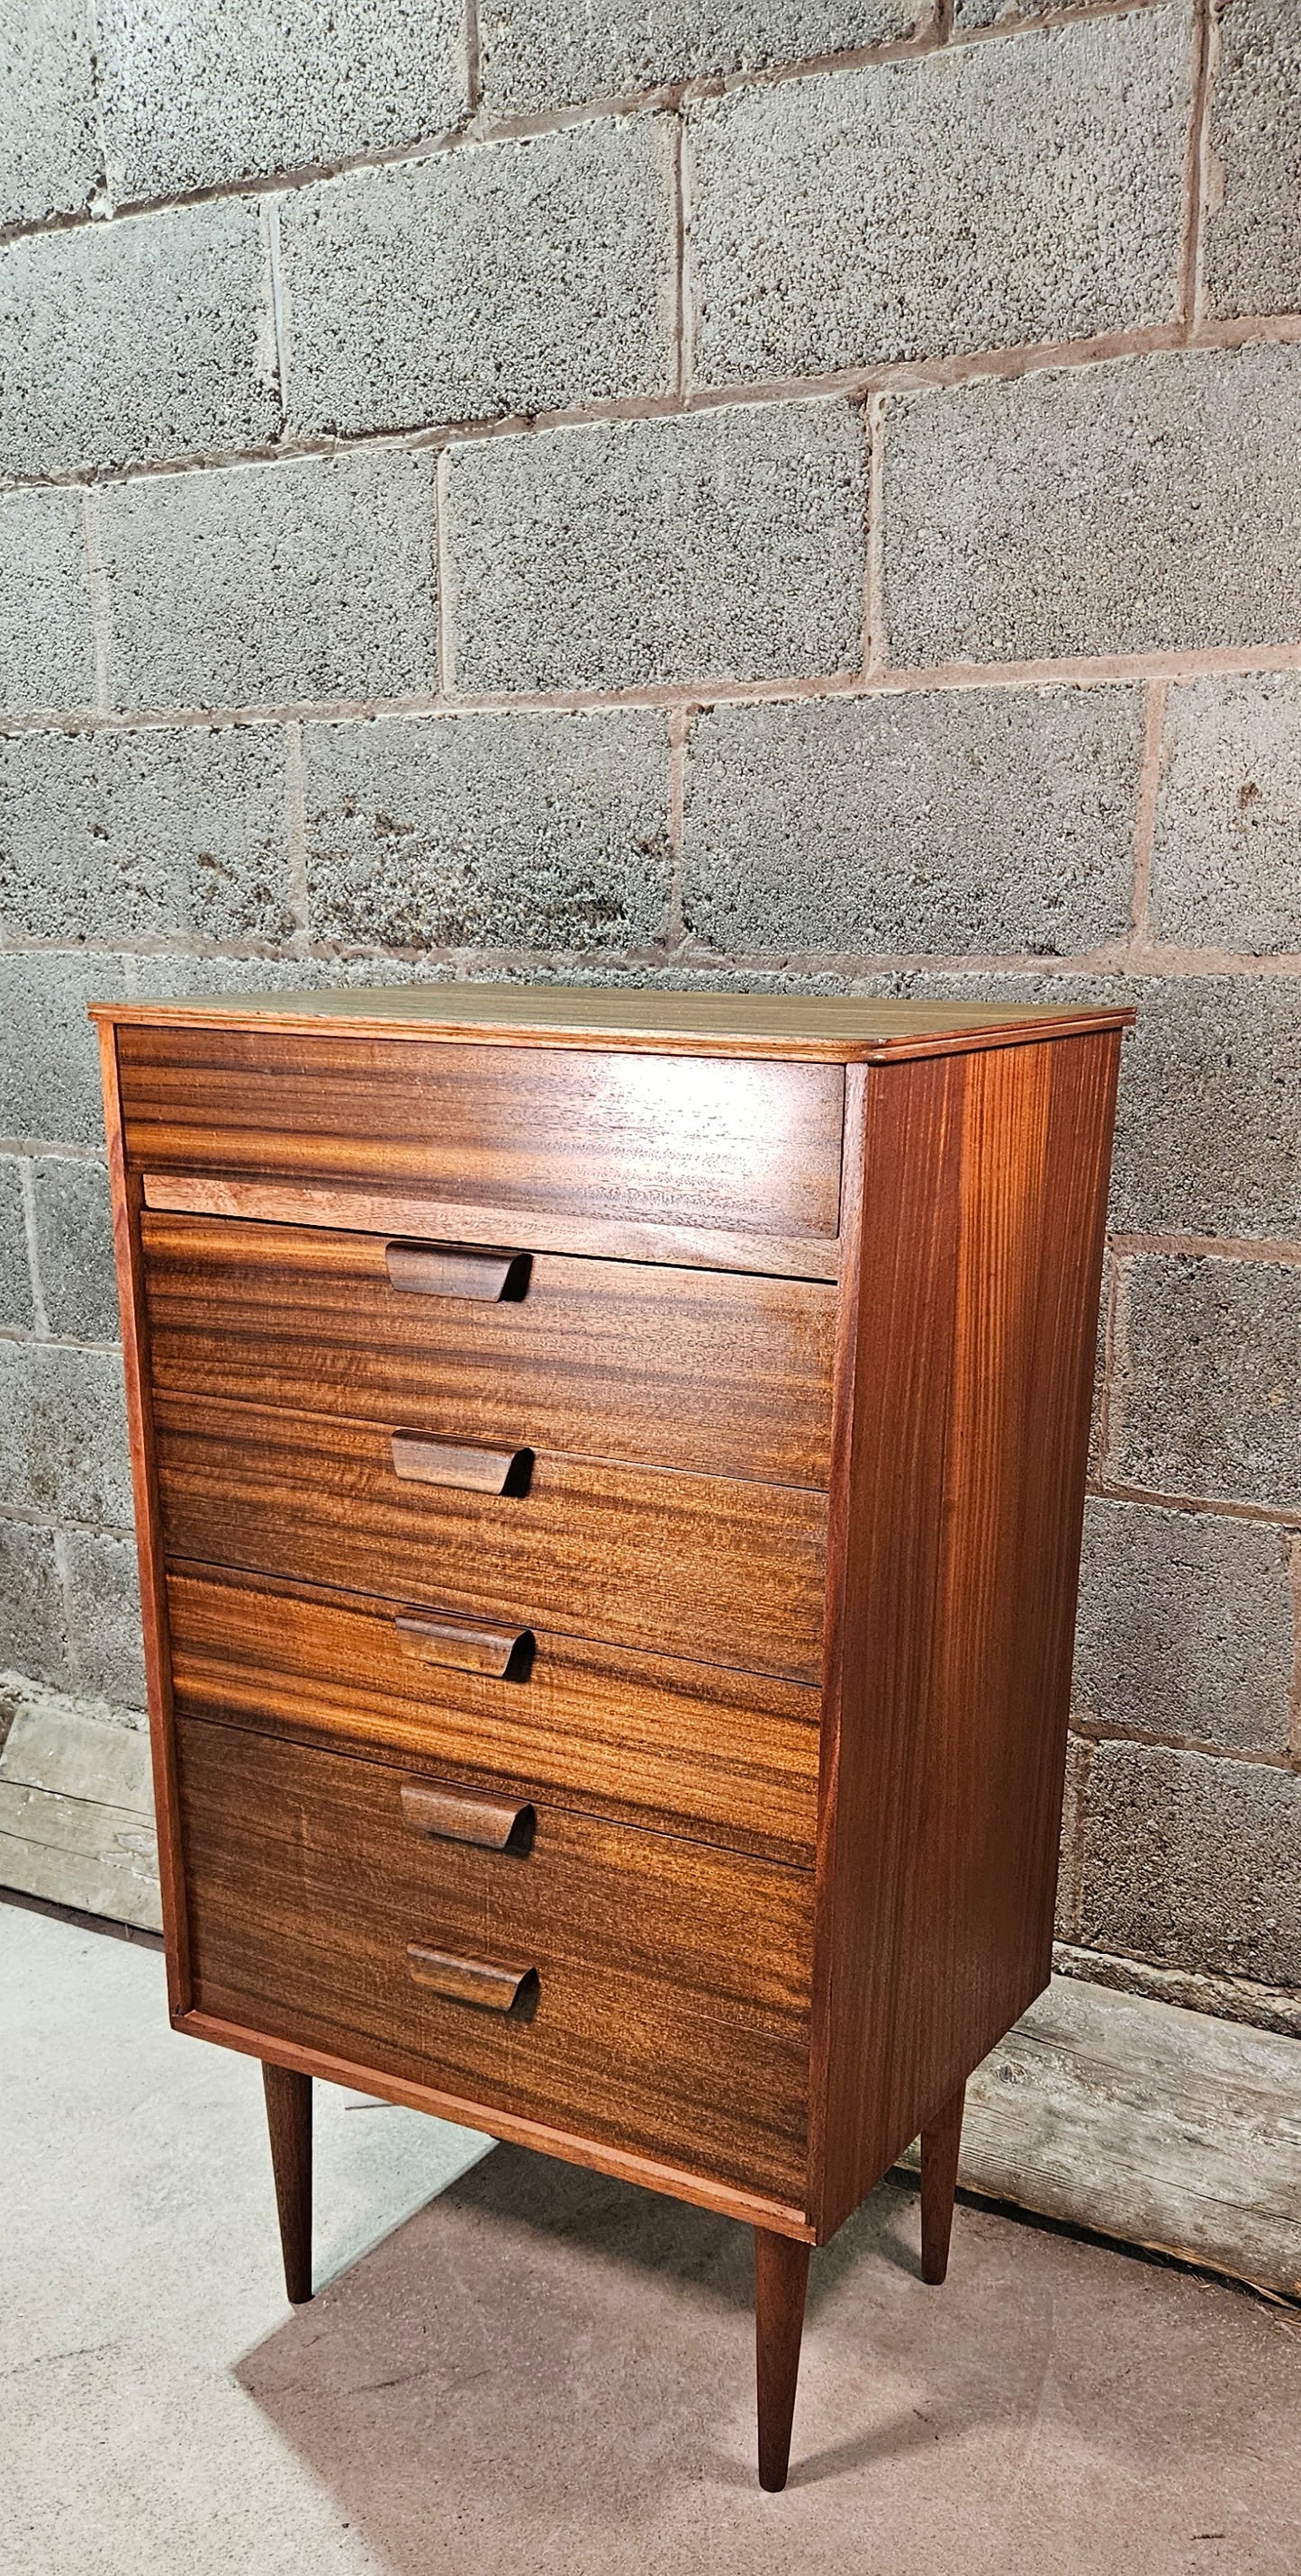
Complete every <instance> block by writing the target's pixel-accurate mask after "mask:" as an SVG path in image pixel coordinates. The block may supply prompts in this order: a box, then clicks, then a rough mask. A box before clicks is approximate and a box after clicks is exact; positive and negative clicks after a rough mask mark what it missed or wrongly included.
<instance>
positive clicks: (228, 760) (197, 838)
mask: <svg viewBox="0 0 1301 2576" xmlns="http://www.w3.org/2000/svg"><path fill="white" fill-rule="evenodd" d="M286 832H287V816H286V789H285V750H284V735H283V733H282V732H281V730H280V728H279V727H278V726H277V727H271V726H268V725H239V726H226V727H224V728H222V729H220V730H217V729H211V730H209V729H201V728H199V727H197V726H196V727H189V726H187V727H185V728H184V729H181V728H177V729H176V730H174V731H173V730H164V729H162V728H157V729H153V728H151V729H150V730H149V731H147V732H144V733H133V734H126V733H94V734H74V735H69V734H21V735H12V736H10V738H9V740H8V741H4V742H0V926H3V927H4V928H5V929H7V930H8V932H9V934H10V935H11V936H14V935H18V936H23V937H27V938H34V939H63V940H75V939H95V940H105V939H121V940H123V941H126V940H130V939H134V938H137V937H155V936H166V935H167V934H168V933H186V934H188V935H191V936H193V937H195V938H198V939H211V940H221V939H283V938H287V937H288V936H289V934H290V932H291V931H292V930H293V928H294V926H295V925H294V919H293V915H292V912H291V910H290V905H289V879H288V858H287V843H286Z"/></svg>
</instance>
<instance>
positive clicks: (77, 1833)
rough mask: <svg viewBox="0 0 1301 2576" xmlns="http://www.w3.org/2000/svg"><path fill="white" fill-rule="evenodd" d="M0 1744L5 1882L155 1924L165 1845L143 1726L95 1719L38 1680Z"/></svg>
mask: <svg viewBox="0 0 1301 2576" xmlns="http://www.w3.org/2000/svg"><path fill="white" fill-rule="evenodd" d="M0 1688H3V1697H4V1700H5V1702H6V1704H7V1705H8V1706H11V1707H12V1708H13V1710H14V1714H13V1719H12V1722H11V1724H10V1726H9V1731H8V1734H7V1736H6V1738H5V1742H4V1747H3V1750H2V1751H0V1885H2V1886H5V1887H12V1888H16V1889H18V1890H19V1891H20V1892H21V1893H22V1894H23V1895H25V1896H43V1897H47V1898H49V1899H50V1900H51V1901H52V1902H54V1903H55V1904H58V1905H71V1906H76V1907H77V1908H78V1909H79V1910H80V1911H82V1912H83V1913H87V1914H102V1915H105V1916H106V1917H108V1918H109V1919H110V1920H111V1921H113V1922H117V1923H136V1924H140V1925H142V1926H143V1927H144V1928H146V1929H147V1930H149V1931H156V1930H157V1929H158V1928H159V1924H160V1921H161V1916H160V1910H159V1902H158V1851H157V1843H156V1839H155V1835H154V1821H153V1801H152V1798H151V1795H150V1788H149V1741H148V1737H147V1736H146V1734H145V1732H144V1730H143V1728H141V1729H138V1730H137V1729H135V1728H133V1727H127V1726H116V1725H113V1724H111V1723H108V1722H107V1721H105V1720H104V1719H102V1718H101V1719H97V1718H96V1717H94V1716H93V1715H90V1714H88V1713H87V1712H86V1711H84V1710H83V1709H82V1708H80V1707H79V1706H78V1704H77V1702H76V1701H75V1700H69V1699H66V1698H64V1697H63V1696H62V1695H61V1694H60V1693H58V1692H54V1691H44V1690H41V1689H40V1688H39V1687H38V1686H36V1685H34V1684H19V1685H14V1684H13V1683H9V1684H8V1686H7V1687H5V1686H3V1685H0Z"/></svg>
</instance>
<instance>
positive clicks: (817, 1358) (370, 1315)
mask: <svg viewBox="0 0 1301 2576" xmlns="http://www.w3.org/2000/svg"><path fill="white" fill-rule="evenodd" d="M141 1236H142V1240H143V1244H144V1253H145V1279H146V1290H147V1296H148V1305H149V1327H150V1346H151V1353H152V1364H153V1372H154V1377H155V1381H156V1383H157V1384H158V1385H159V1386H161V1387H166V1388H169V1389H175V1390H178V1391H179V1390H183V1391H185V1392H186V1393H192V1394H198V1395H215V1396H222V1397H227V1398H233V1399H236V1400H246V1401H251V1402H255V1403H259V1404H272V1405H286V1406H289V1407H291V1408H294V1409H297V1410H300V1411H302V1412H305V1413H317V1412H322V1413H338V1414H346V1415H348V1416H350V1417H352V1418H353V1419H356V1418H358V1417H362V1418H365V1419H368V1420H371V1421H380V1422H386V1423H394V1422H403V1423H405V1422H418V1423H420V1425H421V1426H422V1428H423V1429H425V1430H426V1431H427V1432H428V1433H429V1435H430V1436H431V1437H433V1438H435V1439H446V1440H467V1441H473V1442H477V1443H480V1444H482V1446H483V1447H485V1448H489V1449H492V1448H498V1447H501V1446H504V1445H509V1444H512V1443H514V1442H515V1441H517V1440H518V1439H519V1438H520V1437H521V1436H522V1435H521V1425H523V1426H525V1430H526V1433H527V1437H528V1438H529V1440H530V1441H531V1443H532V1445H533V1446H534V1447H535V1448H538V1449H558V1450H565V1451H573V1452H576V1453H580V1454H587V1455H592V1456H599V1457H606V1458H628V1459H639V1460H643V1461H647V1462H650V1463H652V1464H654V1465H657V1466H665V1467H686V1468H694V1469H696V1470H698V1471H700V1472H701V1473H704V1474H707V1475H722V1476H750V1477H759V1478H770V1479H772V1480H773V1481H774V1482H776V1483H782V1484H796V1485H825V1484H826V1481H827V1472H828V1470H827V1455H828V1445H829V1438H830V1419H831V1367H832V1346H833V1339H834V1333H835V1310H836V1292H835V1290H834V1288H831V1287H829V1286H826V1285H824V1284H823V1283H821V1282H817V1281H813V1280H801V1279H770V1278H763V1277H758V1276H755V1275H753V1274H747V1273H744V1272H739V1271H711V1270H687V1269H673V1268H670V1267H668V1266H667V1265H665V1266H659V1265H654V1264H650V1263H635V1262H626V1261H578V1260H569V1259H566V1258H564V1257H563V1256H559V1255H548V1254H540V1255H538V1256H536V1257H535V1258H534V1259H533V1260H531V1261H526V1262H524V1263H521V1264H519V1265H518V1266H517V1268H518V1271H519V1272H521V1273H522V1274H523V1275H522V1276H520V1277H518V1278H517V1281H516V1282H515V1283H514V1284H515V1286H516V1287H517V1290H519V1291H522V1293H515V1294H512V1295H510V1296H507V1297H504V1298H503V1297H498V1298H489V1297H482V1296H459V1295H440V1294H436V1293H435V1294H428V1293H424V1292H423V1291H421V1290H419V1289H417V1290H411V1289H407V1288H403V1287H395V1286H394V1284H393V1280H392V1278H391V1276H390V1270H391V1264H390V1261H389V1258H388V1249H389V1248H388V1245H387V1243H386V1241H385V1238H384V1237H383V1236H376V1235H368V1234H345V1233H334V1232H327V1231H325V1230H324V1229H323V1228H306V1227H299V1226H280V1225H246V1224H241V1223H239V1222H238V1221H237V1220H235V1219H233V1218H221V1217H187V1216H161V1215H151V1214H146V1215H145V1217H144V1219H143V1222H142V1226H141Z"/></svg>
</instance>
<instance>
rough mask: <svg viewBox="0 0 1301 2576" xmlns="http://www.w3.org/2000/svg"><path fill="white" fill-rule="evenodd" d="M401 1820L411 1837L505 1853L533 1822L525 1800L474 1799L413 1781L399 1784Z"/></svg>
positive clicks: (457, 1791)
mask: <svg viewBox="0 0 1301 2576" xmlns="http://www.w3.org/2000/svg"><path fill="white" fill-rule="evenodd" d="M402 1817H403V1822H404V1823H405V1824H408V1825H410V1827H411V1830H412V1832H413V1833H417V1834H444V1835H446V1836H447V1837H448V1838H449V1840H451V1841H452V1842H458V1843H482V1844H483V1845H484V1846H485V1848H486V1849H487V1850H488V1851H505V1849H506V1846H507V1844H508V1843H509V1842H510V1841H511V1840H512V1839H515V1840H520V1839H521V1838H522V1837H523V1836H524V1835H525V1834H526V1833H527V1832H528V1831H529V1829H530V1828H531V1826H532V1824H533V1822H534V1815H533V1809H532V1807H531V1806H530V1805H529V1804H528V1801H527V1800H524V1801H521V1800H520V1799H518V1798H476V1797H473V1796H471V1795H469V1794H467V1792H466V1791H464V1790H462V1789H426V1788H425V1787H424V1786H423V1784H422V1783H420V1782H418V1781H415V1780H404V1781H403V1783H402Z"/></svg>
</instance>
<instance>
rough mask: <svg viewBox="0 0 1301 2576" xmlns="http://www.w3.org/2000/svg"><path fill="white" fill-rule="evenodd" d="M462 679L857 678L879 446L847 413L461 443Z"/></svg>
mask: <svg viewBox="0 0 1301 2576" xmlns="http://www.w3.org/2000/svg"><path fill="white" fill-rule="evenodd" d="M447 488H448V504H447V544H448V552H449V556H450V563H451V571H450V575H449V588H450V592H451V606H452V611H453V615H454V619H455V672H456V685H457V686H458V688H461V689H467V690H474V689H564V688H616V687H622V686H625V685H629V686H630V685H633V684H635V683H638V682H643V683H644V682H646V681H655V680H674V679H677V680H684V679H702V680H703V679H723V678H729V679H738V680H754V679H761V678H766V677H769V676H775V675H776V674H778V673H782V674H785V673H792V674H796V673H801V672H820V671H840V670H846V669H849V668H851V667H853V666H854V665H855V664H856V663H857V661H858V657H859V652H860V645H861V637H860V629H861V619H862V579H863V527H864V492H865V452H864V440H863V428H862V421H861V418H860V415H859V413H858V412H857V411H856V410H854V409H853V407H852V406H851V405H850V404H848V403H843V402H817V403H796V402H791V403H772V404H756V405H754V406H752V407H742V408H738V409H736V410H730V409H729V410H720V411H714V412H704V413H698V414H696V415H694V416H690V417H687V418H684V419H678V420H644V421H631V422H626V423H623V422H621V423H618V424H617V425H614V426H611V427H596V428H591V429H565V430H553V431H550V432H549V433H548V434H547V436H546V437H544V438H536V437H520V438H493V439H483V440H479V441H475V442H472V443H469V444H467V445H465V446H461V447H454V448H453V449H452V450H451V452H450V455H449V458H448V487H447Z"/></svg>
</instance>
